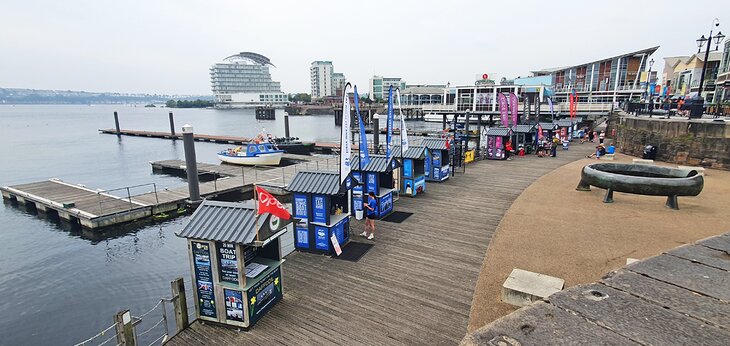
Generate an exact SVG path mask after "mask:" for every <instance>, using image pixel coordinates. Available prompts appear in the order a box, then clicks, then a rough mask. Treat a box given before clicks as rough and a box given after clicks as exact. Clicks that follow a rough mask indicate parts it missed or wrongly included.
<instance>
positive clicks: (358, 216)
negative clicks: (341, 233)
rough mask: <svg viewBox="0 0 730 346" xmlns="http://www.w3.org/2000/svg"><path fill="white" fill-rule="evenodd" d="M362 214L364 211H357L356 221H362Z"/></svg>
mask: <svg viewBox="0 0 730 346" xmlns="http://www.w3.org/2000/svg"><path fill="white" fill-rule="evenodd" d="M362 212H363V211H362V209H360V210H355V219H356V220H362Z"/></svg>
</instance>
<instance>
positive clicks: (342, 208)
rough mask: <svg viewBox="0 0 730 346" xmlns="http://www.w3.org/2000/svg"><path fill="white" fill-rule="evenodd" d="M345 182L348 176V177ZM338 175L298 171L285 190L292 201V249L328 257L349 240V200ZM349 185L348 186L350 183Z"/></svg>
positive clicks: (345, 186) (345, 185) (345, 188)
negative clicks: (335, 246)
mask: <svg viewBox="0 0 730 346" xmlns="http://www.w3.org/2000/svg"><path fill="white" fill-rule="evenodd" d="M348 181H351V180H349V177H348ZM347 185H348V184H347V183H345V184H343V186H340V174H339V173H338V172H323V171H300V172H297V175H295V176H294V179H293V180H292V181H291V183H289V186H288V187H287V188H286V190H287V191H289V192H291V193H292V197H293V199H294V203H293V205H294V218H296V219H298V220H300V221H298V223H297V224H296V225H295V226H294V247H295V248H296V249H298V250H302V251H307V252H314V253H322V254H327V255H331V254H333V253H334V252H335V248H334V244H335V242H334V241H333V240H332V236H334V237H335V239H336V240H337V243H336V244H338V245H339V246H344V245H345V244H347V242H349V241H350V214H351V213H350V206H351V203H352V202H351V197H350V194H349V193H348V190H347ZM350 185H351V184H350Z"/></svg>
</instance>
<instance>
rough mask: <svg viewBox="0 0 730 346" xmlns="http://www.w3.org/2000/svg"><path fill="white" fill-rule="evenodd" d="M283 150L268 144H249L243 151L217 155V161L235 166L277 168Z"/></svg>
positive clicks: (232, 150)
mask: <svg viewBox="0 0 730 346" xmlns="http://www.w3.org/2000/svg"><path fill="white" fill-rule="evenodd" d="M282 156H284V150H279V149H276V148H274V146H273V145H272V144H270V143H249V144H247V145H246V147H245V149H244V148H243V147H238V148H235V149H228V150H224V151H221V152H219V153H218V159H219V160H221V161H223V162H226V163H232V164H236V165H246V166H278V165H279V163H280V162H281V157H282Z"/></svg>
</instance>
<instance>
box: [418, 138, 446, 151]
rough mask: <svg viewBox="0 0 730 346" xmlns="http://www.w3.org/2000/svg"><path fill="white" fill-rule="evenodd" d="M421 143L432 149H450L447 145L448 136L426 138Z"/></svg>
mask: <svg viewBox="0 0 730 346" xmlns="http://www.w3.org/2000/svg"><path fill="white" fill-rule="evenodd" d="M421 145H423V146H425V147H426V148H429V149H431V150H449V148H447V147H446V138H424V139H423V140H421Z"/></svg>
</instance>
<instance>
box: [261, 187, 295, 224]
mask: <svg viewBox="0 0 730 346" xmlns="http://www.w3.org/2000/svg"><path fill="white" fill-rule="evenodd" d="M256 195H257V199H258V202H259V208H258V211H257V214H258V215H261V214H264V213H270V214H271V215H275V216H277V217H279V218H280V219H282V220H289V219H291V214H289V211H288V210H286V208H284V206H283V205H282V204H281V202H279V200H278V199H276V197H274V196H272V195H271V194H270V193H269V192H268V191H266V190H264V189H263V188H261V187H260V186H256Z"/></svg>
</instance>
